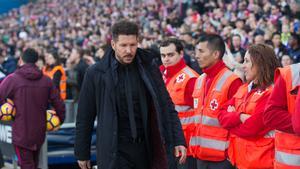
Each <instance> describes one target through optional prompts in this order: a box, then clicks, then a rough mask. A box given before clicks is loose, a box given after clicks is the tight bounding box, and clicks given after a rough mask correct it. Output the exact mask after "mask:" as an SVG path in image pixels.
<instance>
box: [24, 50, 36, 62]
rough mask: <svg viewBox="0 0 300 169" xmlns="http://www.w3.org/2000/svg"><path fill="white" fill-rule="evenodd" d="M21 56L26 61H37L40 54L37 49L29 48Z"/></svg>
mask: <svg viewBox="0 0 300 169" xmlns="http://www.w3.org/2000/svg"><path fill="white" fill-rule="evenodd" d="M21 57H22V60H23V61H24V62H25V63H36V62H37V60H38V58H39V54H38V52H37V51H36V50H34V49H32V48H27V49H26V50H25V51H24V52H23V55H22V56H21Z"/></svg>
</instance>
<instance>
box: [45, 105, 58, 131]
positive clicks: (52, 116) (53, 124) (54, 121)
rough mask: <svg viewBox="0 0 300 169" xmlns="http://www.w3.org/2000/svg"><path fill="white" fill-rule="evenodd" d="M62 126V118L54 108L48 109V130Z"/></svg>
mask: <svg viewBox="0 0 300 169" xmlns="http://www.w3.org/2000/svg"><path fill="white" fill-rule="evenodd" d="M59 127H60V120H59V118H58V116H57V115H56V112H55V111H53V110H47V131H54V130H58V129H59Z"/></svg>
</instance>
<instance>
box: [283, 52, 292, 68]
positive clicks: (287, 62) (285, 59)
mask: <svg viewBox="0 0 300 169" xmlns="http://www.w3.org/2000/svg"><path fill="white" fill-rule="evenodd" d="M291 64H293V59H292V58H291V57H290V56H289V55H283V56H282V58H281V65H282V66H283V67H284V66H288V65H291Z"/></svg>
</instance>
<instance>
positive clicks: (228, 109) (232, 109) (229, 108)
mask: <svg viewBox="0 0 300 169" xmlns="http://www.w3.org/2000/svg"><path fill="white" fill-rule="evenodd" d="M227 112H229V113H231V112H235V107H234V106H228V108H227Z"/></svg>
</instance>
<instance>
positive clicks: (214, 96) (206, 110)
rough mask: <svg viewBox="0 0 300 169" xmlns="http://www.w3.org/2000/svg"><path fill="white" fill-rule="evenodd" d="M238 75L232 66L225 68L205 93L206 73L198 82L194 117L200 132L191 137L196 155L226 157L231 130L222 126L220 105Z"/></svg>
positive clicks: (194, 94)
mask: <svg viewBox="0 0 300 169" xmlns="http://www.w3.org/2000/svg"><path fill="white" fill-rule="evenodd" d="M236 79H238V77H237V76H236V75H235V74H233V73H232V72H231V71H230V70H229V69H228V68H223V69H222V70H221V71H220V72H219V73H218V74H217V76H216V77H215V78H214V80H213V81H212V84H211V86H210V88H209V89H208V93H207V95H206V96H205V95H204V93H205V84H206V74H205V73H204V74H202V75H201V76H200V77H199V78H198V79H197V80H196V84H195V90H194V92H193V98H194V109H195V110H194V111H195V115H194V120H195V123H198V124H197V127H196V132H195V133H194V134H193V136H192V137H191V139H190V147H191V149H192V153H193V155H194V156H195V157H196V158H198V159H201V160H208V161H223V160H225V159H226V156H225V151H226V149H227V148H228V131H227V130H225V129H223V128H222V127H221V126H220V123H219V120H218V115H219V111H220V107H221V106H222V105H223V104H224V103H225V102H226V101H227V100H228V96H227V95H228V92H229V88H230V86H231V84H232V82H233V81H235V80H236Z"/></svg>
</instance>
